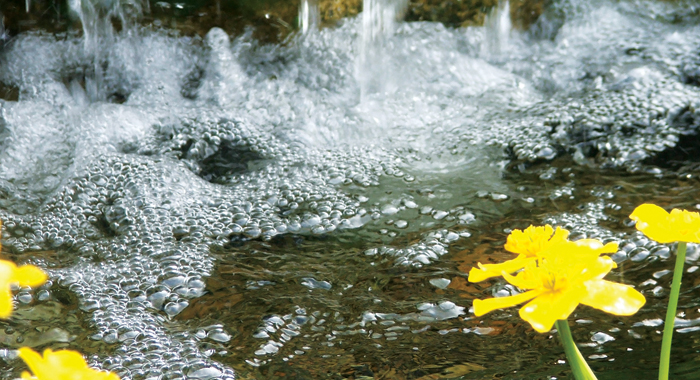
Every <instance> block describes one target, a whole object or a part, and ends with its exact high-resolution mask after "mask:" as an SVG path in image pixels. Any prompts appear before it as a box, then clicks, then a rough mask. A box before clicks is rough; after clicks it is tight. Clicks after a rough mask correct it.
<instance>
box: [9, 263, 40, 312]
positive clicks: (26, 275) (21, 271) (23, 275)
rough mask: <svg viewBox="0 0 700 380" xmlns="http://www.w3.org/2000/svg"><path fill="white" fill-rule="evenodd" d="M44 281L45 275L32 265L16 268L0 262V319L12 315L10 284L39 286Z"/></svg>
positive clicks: (13, 264)
mask: <svg viewBox="0 0 700 380" xmlns="http://www.w3.org/2000/svg"><path fill="white" fill-rule="evenodd" d="M46 279H47V276H46V274H45V273H44V272H42V271H41V269H39V268H37V267H35V266H34V265H22V266H21V267H17V266H16V265H15V263H13V262H11V261H5V260H0V318H9V317H10V314H12V292H11V290H10V286H11V285H12V284H18V285H19V286H39V285H41V284H43V283H44V282H46Z"/></svg>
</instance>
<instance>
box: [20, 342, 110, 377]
mask: <svg viewBox="0 0 700 380" xmlns="http://www.w3.org/2000/svg"><path fill="white" fill-rule="evenodd" d="M19 357H20V358H22V360H24V362H25V363H27V366H28V367H29V369H30V370H31V371H32V373H34V377H28V376H29V374H28V373H26V372H24V373H23V374H22V376H23V378H25V379H37V380H87V379H90V380H119V376H117V375H115V374H113V373H111V372H104V371H98V370H96V369H92V368H90V367H88V365H87V362H86V361H85V359H84V358H83V356H82V355H81V354H80V353H78V352H76V351H71V350H60V351H56V352H53V351H51V350H50V349H46V350H45V351H44V355H43V357H42V356H41V355H39V354H38V353H37V352H35V351H34V350H32V349H31V348H28V347H22V348H20V349H19ZM25 375H26V376H27V377H25Z"/></svg>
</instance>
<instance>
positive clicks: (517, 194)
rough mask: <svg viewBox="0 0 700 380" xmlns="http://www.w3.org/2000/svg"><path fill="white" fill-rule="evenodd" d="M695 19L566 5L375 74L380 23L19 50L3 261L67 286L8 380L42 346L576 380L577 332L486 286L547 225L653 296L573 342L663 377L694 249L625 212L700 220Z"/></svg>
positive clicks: (6, 81)
mask: <svg viewBox="0 0 700 380" xmlns="http://www.w3.org/2000/svg"><path fill="white" fill-rule="evenodd" d="M692 4H693V3H692V2H683V1H677V2H668V3H667V2H657V1H642V0H638V1H632V0H630V1H626V0H621V1H603V0H593V1H580V2H579V1H574V0H570V1H565V0H560V1H555V2H553V4H552V5H550V6H549V8H548V9H547V10H546V11H545V13H544V14H543V15H542V16H541V17H540V19H539V21H538V22H537V23H536V24H535V25H533V26H532V27H531V29H530V30H529V31H527V32H517V31H512V32H511V33H510V34H509V35H508V36H507V37H508V38H501V39H499V40H498V43H499V46H498V48H494V46H493V45H490V44H492V43H493V40H494V39H493V38H491V37H492V36H490V35H489V33H492V32H493V31H492V30H489V29H488V28H482V27H470V28H460V29H451V28H446V27H444V26H443V25H441V24H437V23H430V22H415V23H399V24H398V25H397V26H396V30H395V32H394V34H393V35H392V36H388V37H387V38H386V40H384V41H383V42H382V43H383V45H382V49H380V50H381V57H377V59H376V61H372V60H370V61H369V63H368V62H363V63H362V65H358V57H360V56H361V54H360V52H359V51H358V49H360V48H361V46H360V44H359V40H360V37H359V36H360V31H361V27H362V25H361V20H360V19H359V18H356V19H347V20H345V21H344V22H343V23H342V24H341V25H339V26H338V27H335V28H326V29H322V30H319V31H311V32H308V33H306V34H299V35H297V36H295V37H294V38H292V39H290V40H288V41H287V42H286V43H285V44H281V45H261V44H259V43H258V42H256V41H255V40H254V39H252V37H251V35H250V34H244V35H241V36H237V37H235V38H231V37H229V36H227V35H226V34H225V32H223V31H222V30H220V29H216V28H214V29H212V30H211V31H210V32H209V33H208V34H207V36H206V37H205V38H202V39H200V38H196V37H183V36H180V35H177V34H176V33H174V32H171V31H168V30H162V29H158V30H154V29H152V28H141V29H138V28H133V29H129V30H124V31H122V32H121V33H120V34H117V35H116V36H115V37H114V40H113V41H112V42H111V43H110V44H106V45H104V46H102V47H101V48H100V50H99V51H97V50H92V51H90V50H86V49H85V45H84V40H83V38H82V37H81V36H79V35H77V34H71V33H67V34H58V35H50V34H46V33H41V32H31V33H23V34H21V35H19V36H16V37H14V38H13V39H11V40H9V41H7V42H5V43H4V45H3V46H2V47H0V83H1V84H2V86H3V87H4V88H7V89H12V91H9V92H7V93H16V94H18V95H17V96H16V97H15V98H12V97H9V96H6V99H4V100H3V99H0V220H2V221H3V223H4V224H3V226H2V238H3V240H2V246H3V248H2V249H3V252H2V254H3V256H6V257H9V258H10V259H12V260H14V261H16V262H21V263H33V264H35V265H38V266H40V267H42V268H44V269H45V270H46V271H47V272H48V273H49V274H50V281H49V282H48V283H47V284H46V285H44V286H42V287H40V288H38V289H35V290H29V289H20V290H19V292H18V293H17V294H16V297H15V298H16V303H17V311H16V314H15V315H14V317H13V318H12V319H10V320H7V321H0V326H2V329H0V330H2V331H0V342H2V348H0V369H2V371H0V372H2V374H0V379H12V378H15V377H18V376H19V375H20V373H21V371H22V370H23V369H24V365H23V364H22V363H21V361H20V360H19V359H17V358H16V354H15V351H14V350H15V349H16V348H18V347H21V346H30V347H34V348H40V349H43V348H49V347H50V348H53V349H57V348H63V347H69V348H72V349H76V350H79V351H81V352H83V353H84V354H85V355H86V356H87V357H88V359H89V362H90V363H91V364H92V365H94V366H96V367H98V368H103V369H108V370H111V371H114V372H115V373H117V374H118V375H119V376H121V377H122V379H182V378H191V379H233V378H241V379H309V378H328V379H344V378H348V379H350V378H354V379H361V378H365V379H366V378H377V379H422V380H428V379H456V378H463V379H482V378H504V379H523V378H528V379H529V378H532V379H540V378H548V379H556V378H565V377H566V376H568V375H569V374H570V372H569V369H568V366H567V365H566V363H565V361H564V359H565V358H564V354H563V350H562V349H561V346H560V344H559V343H558V341H557V339H556V338H555V335H556V334H538V333H536V332H534V331H533V330H532V329H531V328H530V327H529V326H528V325H527V324H526V323H525V322H523V321H522V320H520V319H519V317H518V316H517V313H516V310H517V309H509V310H505V311H498V312H494V313H491V314H489V315H487V316H485V317H483V318H475V317H474V315H473V313H472V312H471V311H470V308H471V304H472V300H473V299H475V298H485V297H490V296H492V295H494V294H499V295H502V294H508V293H510V292H512V291H514V289H513V288H512V287H510V285H507V284H505V283H503V282H491V283H489V282H485V283H479V284H470V283H468V282H467V281H466V278H467V276H466V273H467V272H468V270H469V269H470V268H471V267H472V266H474V265H476V263H477V262H497V261H502V260H505V259H509V258H510V254H509V253H507V252H505V251H504V250H503V244H504V243H505V239H506V236H507V235H508V233H509V232H510V231H511V230H512V229H514V228H521V229H522V228H526V227H527V226H529V225H530V224H543V223H550V224H554V225H559V226H563V227H566V228H569V229H570V230H571V231H572V237H594V238H599V239H601V240H603V241H605V242H609V241H616V242H618V243H619V245H620V251H619V252H617V253H616V254H614V255H613V258H614V259H615V261H616V262H617V263H618V265H619V268H618V269H617V270H615V271H613V273H612V274H611V275H610V276H609V279H611V280H615V281H619V282H623V283H627V284H631V285H634V286H635V287H636V288H637V289H638V290H640V291H641V292H643V293H644V294H645V296H646V297H647V304H646V305H645V306H644V308H642V310H640V312H639V313H638V314H636V315H634V316H631V317H615V316H610V315H607V314H604V313H602V312H599V311H596V310H593V309H590V308H587V307H584V306H581V307H579V308H578V309H577V310H576V312H575V313H574V314H573V316H572V318H571V321H575V324H574V325H573V326H572V330H573V334H574V337H575V339H576V340H577V341H578V342H579V343H580V344H581V351H582V353H583V354H584V356H586V357H587V358H589V359H590V365H591V367H592V368H593V369H594V371H596V372H597V373H598V374H599V378H600V379H607V378H609V379H612V378H631V377H635V378H638V379H647V378H649V379H651V378H655V377H656V376H655V371H656V368H657V365H658V364H657V360H658V359H657V358H658V352H659V350H660V345H661V334H660V331H661V330H662V329H663V326H662V325H663V317H664V311H665V305H666V301H667V299H666V296H667V292H668V289H670V282H671V275H670V273H671V272H670V270H671V269H672V266H673V265H672V262H673V253H672V252H673V247H670V248H669V246H666V245H660V244H657V243H655V242H653V241H650V240H648V239H646V238H645V237H644V236H643V235H641V234H640V233H637V232H636V231H635V229H634V227H633V224H632V223H631V221H630V220H629V218H628V217H627V216H628V215H629V214H630V213H631V211H632V210H633V209H634V208H635V207H636V206H637V205H639V204H641V203H644V202H653V203H656V204H659V205H661V206H663V207H665V208H667V209H670V208H672V207H679V208H685V209H689V210H697V209H698V208H700V203H698V202H699V201H698V199H699V197H698V194H699V191H698V190H697V189H698V187H697V186H698V175H699V170H700V164H699V163H698V162H699V160H698V157H700V152H699V151H698V146H699V145H698V137H697V128H698V123H700V119H699V118H700V114H699V112H700V111H698V104H699V103H698V101H699V100H700V96H699V95H700V88H698V85H699V84H700V16H698V15H697V13H698V12H697V10H696V8H697V6H693V5H692ZM96 57H99V58H96ZM96 59H98V63H97V64H95V60H96ZM358 67H360V68H362V69H361V70H358ZM98 74H99V75H98ZM366 83H371V84H372V86H369V87H366V86H364V84H366ZM699 260H700V248H699V247H698V246H696V245H693V244H690V245H689V248H688V257H687V260H686V263H687V264H686V272H687V273H686V274H685V277H684V284H683V289H682V293H681V299H680V304H679V305H680V306H679V312H680V314H679V318H678V319H677V321H676V335H675V337H674V353H673V357H672V368H671V370H672V374H673V377H674V378H675V379H694V378H696V377H697V373H699V372H700V362H699V361H698V360H699V359H698V358H699V356H698V355H697V352H698V351H699V350H700V332H699V331H698V330H700V302H698V300H699V299H700V277H698V273H699V272H697V269H698V268H699V266H700V264H699V263H698V261H699ZM572 323H573V322H572Z"/></svg>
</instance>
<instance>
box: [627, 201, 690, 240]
mask: <svg viewBox="0 0 700 380" xmlns="http://www.w3.org/2000/svg"><path fill="white" fill-rule="evenodd" d="M630 218H631V219H632V220H634V221H635V222H637V229H638V230H640V231H642V232H643V233H644V235H646V236H647V237H649V238H651V239H653V240H656V241H657V242H659V243H673V242H677V241H684V242H686V243H700V214H698V213H697V212H691V211H686V210H679V209H677V208H674V209H673V210H671V213H670V214H669V213H668V212H666V210H664V209H662V208H661V207H659V206H657V205H652V204H648V203H647V204H643V205H641V206H639V207H637V208H636V209H634V211H633V212H632V215H630Z"/></svg>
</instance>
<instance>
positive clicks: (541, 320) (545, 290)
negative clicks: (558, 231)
mask: <svg viewBox="0 0 700 380" xmlns="http://www.w3.org/2000/svg"><path fill="white" fill-rule="evenodd" d="M616 251H617V244H616V243H608V244H606V245H603V244H602V243H601V242H599V241H598V240H592V239H582V240H578V241H575V242H571V241H564V242H560V243H557V244H555V245H553V246H550V247H549V248H548V249H547V251H545V252H543V253H541V255H540V256H539V258H538V259H536V260H534V261H531V262H530V263H528V264H527V265H526V266H525V268H524V269H523V271H521V272H520V273H518V274H517V275H516V276H511V275H508V274H504V278H505V279H506V281H508V282H509V283H511V284H512V285H515V286H517V287H518V288H520V289H522V290H525V292H523V293H520V294H517V295H514V296H508V297H500V298H491V299H487V300H474V314H475V315H476V316H482V315H484V314H486V313H488V312H490V311H493V310H496V309H501V308H506V307H512V306H515V305H518V304H521V303H523V302H526V301H530V302H528V303H527V304H526V305H525V306H523V307H522V308H521V309H520V317H521V318H522V319H524V320H525V321H527V322H529V323H530V324H531V325H532V327H533V328H534V329H535V330H537V331H538V332H541V333H545V332H548V331H549V330H551V329H552V326H553V325H554V322H556V321H557V320H559V319H567V318H568V317H569V315H570V314H571V313H572V312H573V311H574V309H576V306H578V305H579V304H584V305H588V306H591V307H594V308H596V309H600V310H603V311H605V312H607V313H611V314H615V315H632V314H634V313H636V312H637V311H638V310H639V308H641V307H642V306H643V305H644V303H645V302H646V300H645V298H644V296H643V295H642V294H641V293H639V292H638V291H636V290H635V289H633V288H632V287H631V286H629V285H623V284H618V283H614V282H610V281H606V280H603V277H605V275H606V274H608V272H610V271H611V270H612V269H613V268H614V267H616V265H615V262H614V261H613V260H612V259H611V258H610V257H608V256H602V257H601V256H600V255H601V254H603V253H613V252H616Z"/></svg>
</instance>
